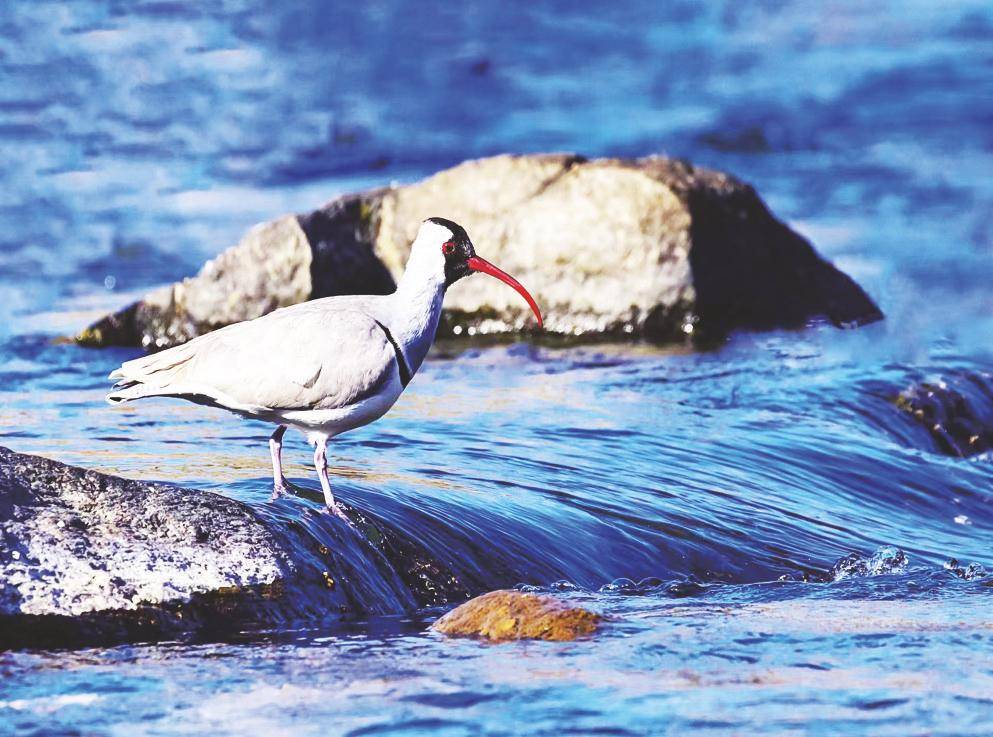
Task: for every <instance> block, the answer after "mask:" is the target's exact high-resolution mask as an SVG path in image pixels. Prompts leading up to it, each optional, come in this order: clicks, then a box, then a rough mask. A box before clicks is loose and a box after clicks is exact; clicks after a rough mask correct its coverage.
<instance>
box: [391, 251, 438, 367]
mask: <svg viewBox="0 0 993 737" xmlns="http://www.w3.org/2000/svg"><path fill="white" fill-rule="evenodd" d="M417 266H418V265H417V264H415V263H410V264H408V266H407V270H406V271H405V272H404V274H403V277H401V279H400V283H399V284H398V285H397V290H396V292H395V293H394V294H393V299H394V300H395V304H396V309H395V311H394V321H393V324H392V325H391V329H392V330H393V331H394V337H395V338H396V339H397V340H398V341H399V342H400V344H401V345H402V346H403V350H404V353H405V354H406V357H407V360H408V361H409V362H410V370H411V371H412V372H416V371H417V369H418V368H420V366H421V363H422V362H423V361H424V357H425V356H427V354H428V350H430V348H431V344H432V343H434V336H435V333H436V332H437V330H438V321H439V319H440V318H441V305H442V302H443V301H444V300H445V277H444V274H442V275H440V276H437V275H435V274H433V273H432V272H430V271H427V270H422V269H419V268H417Z"/></svg>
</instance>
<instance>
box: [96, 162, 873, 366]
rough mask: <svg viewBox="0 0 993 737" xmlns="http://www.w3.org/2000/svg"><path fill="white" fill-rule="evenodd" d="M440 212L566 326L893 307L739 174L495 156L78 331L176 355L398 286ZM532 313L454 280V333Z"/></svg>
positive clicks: (843, 321)
mask: <svg viewBox="0 0 993 737" xmlns="http://www.w3.org/2000/svg"><path fill="white" fill-rule="evenodd" d="M435 215H441V216H444V217H448V218H451V219H453V220H456V221H457V222H459V223H461V224H462V225H464V226H466V228H467V229H468V231H469V233H470V235H471V236H472V238H473V242H474V243H475V244H476V246H477V247H478V249H479V252H480V254H481V255H484V256H485V257H486V258H487V259H490V260H492V261H493V262H494V263H496V264H498V265H500V266H501V268H504V269H507V270H508V271H510V272H511V273H513V274H515V275H517V276H518V277H520V279H521V281H522V282H523V283H524V284H526V285H527V287H528V289H530V290H531V292H532V293H533V294H534V295H535V297H536V298H537V300H538V303H539V304H540V305H541V306H542V308H543V310H544V311H545V313H546V320H545V326H546V329H547V330H549V331H551V332H555V333H560V334H567V335H577V334H594V335H603V334H618V335H634V336H646V337H649V338H653V339H673V338H682V337H684V336H685V334H687V333H691V332H692V333H695V334H697V335H700V334H703V335H721V334H723V333H725V332H727V331H728V330H732V329H735V328H768V327H775V326H782V327H791V326H801V325H803V324H804V323H805V322H806V321H807V320H809V319H811V318H814V317H818V316H823V317H826V318H828V319H829V320H831V321H832V322H834V323H835V324H837V325H855V324H861V323H865V322H870V321H873V320H877V319H880V318H881V317H882V314H881V313H880V311H879V309H878V308H877V307H876V305H875V304H874V303H873V302H872V300H871V299H870V298H869V297H868V296H867V295H866V294H865V292H864V291H863V290H862V289H861V288H860V287H859V286H858V285H857V284H856V283H855V282H853V281H852V280H851V279H850V278H849V277H848V276H846V275H845V274H843V273H841V272H840V271H838V270H837V269H836V268H834V267H833V266H832V265H831V264H829V263H827V262H826V261H824V260H823V259H821V258H820V257H819V256H818V255H817V253H816V252H815V251H814V249H813V247H811V245H810V244H809V243H808V242H807V241H806V240H805V239H804V238H803V237H801V236H800V235H798V234H797V233H795V232H793V231H792V230H790V228H788V227H787V226H786V225H784V224H783V223H782V222H780V221H779V220H777V219H776V218H775V217H774V216H773V215H772V214H771V213H770V212H769V210H768V209H767V208H766V207H765V205H764V204H763V202H762V200H761V199H760V198H759V197H758V195H757V194H756V193H755V191H754V190H753V189H752V188H751V187H750V186H748V185H746V184H744V183H742V182H740V181H738V180H737V179H735V178H733V177H731V176H729V175H727V174H722V173H720V172H715V171H710V170H707V169H702V168H699V167H694V166H692V165H690V164H687V163H685V162H682V161H674V160H671V159H665V158H659V157H650V158H645V159H639V160H633V161H628V160H620V159H597V160H592V161H588V160H586V159H584V158H582V157H579V156H572V155H532V156H495V157H492V158H488V159H481V160H478V161H467V162H465V163H463V164H460V165H459V166H456V167H454V168H452V169H448V170H445V171H442V172H440V173H438V174H436V175H435V176H433V177H430V178H429V179H426V180H424V181H422V182H419V183H416V184H411V185H406V186H396V187H390V188H384V189H379V190H371V191H368V192H362V193H358V194H351V195H345V196H343V197H340V198H338V199H336V200H334V201H332V202H331V203H329V204H328V205H326V206H325V207H323V208H321V209H320V210H317V211H315V212H312V213H309V214H307V215H301V216H299V217H293V216H286V217H283V218H281V219H279V220H276V221H274V222H272V223H268V224H265V225H262V226H258V227H256V228H255V229H253V230H252V231H250V232H249V233H248V235H247V236H246V237H245V239H244V240H243V241H242V242H241V243H240V244H238V245H237V246H234V247H233V248H230V249H228V250H227V251H225V252H224V253H222V254H221V255H220V256H218V257H217V258H215V259H213V260H211V261H209V262H207V264H205V265H204V267H203V268H202V269H201V271H200V273H199V274H198V275H197V276H195V277H192V278H189V279H185V280H184V281H182V282H180V283H178V284H174V285H172V286H167V287H163V288H160V289H158V290H156V291H154V292H152V293H151V294H149V295H147V296H146V297H145V298H144V299H142V300H141V301H139V302H137V303H135V304H132V305H130V306H128V307H126V308H124V309H123V310H121V311H120V312H117V313H115V314H113V315H109V316H107V317H105V318H103V319H101V320H100V321H98V322H97V323H95V324H94V325H92V326H90V327H89V328H87V329H86V330H84V331H83V332H82V333H81V334H80V335H79V336H78V337H77V340H79V342H81V343H84V344H87V345H136V346H144V347H146V348H149V349H158V348H166V347H169V346H173V345H176V344H178V343H182V342H184V341H186V340H189V339H190V338H192V337H194V336H196V335H200V334H201V333H204V332H207V331H209V330H212V329H214V328H218V327H221V326H223V325H227V324H229V323H231V322H237V321H240V320H247V319H251V318H254V317H258V316H260V315H262V314H265V313H266V312H269V311H271V310H274V309H276V308H277V307H282V306H285V305H288V304H293V303H294V302H299V301H302V300H306V299H313V298H316V297H324V296H329V295H334V294H383V293H388V292H390V291H392V289H393V288H394V280H395V279H397V278H398V277H399V275H400V274H401V273H402V271H403V266H404V263H405V261H406V257H407V254H408V251H409V247H410V242H411V240H412V239H413V237H414V235H415V233H416V231H417V227H418V225H419V223H420V222H421V221H422V220H424V219H425V218H427V217H431V216H435ZM528 314H529V313H528V309H527V306H526V305H524V304H523V302H519V300H518V299H517V297H516V295H515V294H514V293H513V292H512V291H510V290H507V289H502V288H501V285H499V284H497V283H495V282H494V283H493V284H490V283H488V282H487V281H485V280H479V281H476V280H472V281H471V282H470V284H469V286H465V285H464V284H459V285H457V286H456V287H454V288H453V289H452V291H451V293H450V295H449V297H448V299H447V300H446V311H445V313H444V316H443V321H442V326H441V328H440V334H441V335H451V334H456V335H458V334H466V333H470V332H472V333H475V332H481V333H506V332H515V331H520V330H523V329H524V328H525V326H526V325H529V324H530V323H529V322H528Z"/></svg>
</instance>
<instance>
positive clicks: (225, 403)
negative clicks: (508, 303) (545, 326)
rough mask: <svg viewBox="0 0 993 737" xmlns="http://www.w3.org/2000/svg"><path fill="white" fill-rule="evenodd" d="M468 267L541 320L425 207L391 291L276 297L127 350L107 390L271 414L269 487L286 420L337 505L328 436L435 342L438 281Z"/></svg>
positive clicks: (363, 418)
mask: <svg viewBox="0 0 993 737" xmlns="http://www.w3.org/2000/svg"><path fill="white" fill-rule="evenodd" d="M477 271H479V272H483V273H484V274H489V275H491V276H494V277H496V278H497V279H500V280H501V281H503V282H505V283H506V284H509V285H510V286H511V287H513V288H514V289H516V290H517V291H518V292H519V293H520V294H521V296H523V297H524V299H525V300H527V302H528V305H530V307H531V309H532V310H533V311H534V314H535V316H536V317H537V319H538V326H539V327H541V325H542V320H541V313H540V311H539V310H538V305H537V304H536V303H535V301H534V298H533V297H532V296H531V295H530V294H529V293H528V291H527V290H526V289H525V288H524V287H523V286H521V284H520V283H519V282H518V281H517V280H516V279H514V278H513V277H511V276H510V275H509V274H506V273H505V272H503V271H501V270H500V269H498V268H497V267H496V266H494V265H493V264H491V263H489V262H488V261H486V260H485V259H482V258H480V257H479V256H477V255H476V253H475V250H474V249H473V245H472V242H471V241H470V240H469V236H468V234H467V233H466V232H465V229H463V228H462V227H461V226H460V225H458V224H456V223H453V222H452V221H451V220H446V219H444V218H437V217H436V218H429V219H427V220H425V221H424V222H423V223H422V224H421V227H420V230H419V231H418V233H417V238H416V239H415V240H414V243H413V244H412V246H411V250H410V258H409V259H408V261H407V268H406V271H405V272H404V274H403V277H402V278H401V279H400V283H399V284H398V285H397V289H396V291H395V292H394V293H393V294H389V295H361V296H359V295H356V296H339V297H326V298H324V299H316V300H313V301H311V302H304V303H302V304H298V305H293V306H291V307H284V308H283V309H279V310H276V311H274V312H271V313H269V314H268V315H264V316H263V317H260V318H257V319H255V320H247V321H245V322H240V323H236V324H234V325H228V326H227V327H224V328H221V329H220V330H215V331H214V332H211V333H207V334H206V335H201V336H199V337H197V338H194V339H193V340H191V341H190V342H188V343H185V344H183V345H180V346H176V347H175V348H170V349H169V350H166V351H162V352H161V353H156V354H152V355H149V356H143V357H141V358H136V359H134V360H133V361H127V362H126V363H124V364H123V365H122V366H121V367H120V368H118V369H117V370H116V371H114V372H112V373H111V374H110V377H109V378H110V379H116V380H118V381H117V383H116V384H115V385H114V390H113V391H112V392H111V393H110V394H108V395H107V401H109V402H111V403H112V404H118V403H121V402H129V401H131V400H134V399H143V398H145V397H178V398H180V399H186V400H188V401H191V402H196V403H197V404H204V405H207V406H210V407H220V408H222V409H226V410H229V411H231V412H234V413H235V414H238V415H241V416H242V417H247V418H253V419H261V420H265V421H268V422H273V423H275V424H276V425H278V427H277V428H276V431H275V432H274V433H273V434H272V437H271V438H270V439H269V451H270V455H271V457H272V474H273V494H274V496H279V495H280V494H283V493H285V492H286V491H287V481H286V478H285V477H284V476H283V471H282V463H281V459H280V451H281V448H282V439H283V433H285V432H286V428H287V427H292V428H295V429H297V430H299V431H301V432H302V433H304V434H305V435H306V437H307V440H308V441H309V442H310V443H311V444H312V445H313V446H314V467H315V468H316V470H317V475H318V478H319V479H320V481H321V488H322V490H323V491H324V500H325V502H326V504H327V506H328V509H329V510H331V511H333V512H336V513H339V514H340V510H339V509H338V507H337V506H336V505H335V501H334V495H333V494H332V493H331V482H330V480H329V479H328V464H327V443H328V440H329V439H330V438H333V437H335V436H336V435H340V434H341V433H343V432H347V431H349V430H354V429H355V428H357V427H361V426H363V425H366V424H368V423H370V422H373V421H374V420H378V419H379V418H380V417H382V416H383V415H384V414H386V412H387V411H388V410H389V409H390V408H391V407H392V406H393V404H394V403H395V402H396V401H397V399H398V398H399V397H400V395H401V394H402V393H403V390H404V389H405V388H406V387H407V384H409V383H410V380H411V379H412V378H413V376H414V374H415V373H417V370H418V369H419V368H420V366H421V363H422V362H423V361H424V357H425V356H426V355H427V352H428V349H429V348H430V347H431V344H432V343H433V342H434V338H435V332H436V331H437V329H438V320H439V318H440V316H441V305H442V301H443V300H444V298H445V291H446V290H447V289H448V287H450V286H451V285H452V284H454V283H455V282H456V281H458V280H459V279H461V278H463V277H465V276H468V275H469V274H471V273H473V272H477Z"/></svg>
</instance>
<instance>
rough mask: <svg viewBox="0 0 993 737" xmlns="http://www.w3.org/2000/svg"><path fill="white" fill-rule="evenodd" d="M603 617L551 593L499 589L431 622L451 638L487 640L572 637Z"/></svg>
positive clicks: (592, 628) (589, 629)
mask: <svg viewBox="0 0 993 737" xmlns="http://www.w3.org/2000/svg"><path fill="white" fill-rule="evenodd" d="M602 620H603V618H602V617H601V616H600V615H599V614H596V613H595V612H591V611H588V610H586V609H582V608H580V607H573V606H569V605H568V604H566V603H564V602H562V601H559V600H558V599H556V598H554V597H552V596H540V595H538V594H530V593H524V592H522V591H514V590H501V591H491V592H490V593H488V594H483V595H482V596H477V597H476V598H475V599H472V600H470V601H467V602H466V603H465V604H461V605H459V606H458V607H456V608H455V609H453V610H452V611H450V612H448V614H446V615H444V616H443V617H441V619H439V620H438V621H437V622H435V623H434V629H435V630H436V631H437V632H441V633H442V634H445V635H451V636H453V637H481V638H484V639H487V640H495V641H498V642H500V641H505V640H554V641H558V642H563V641H569V640H575V639H576V638H577V637H586V636H588V635H592V634H593V633H594V632H596V629H597V627H598V626H599V625H600V622H601V621H602Z"/></svg>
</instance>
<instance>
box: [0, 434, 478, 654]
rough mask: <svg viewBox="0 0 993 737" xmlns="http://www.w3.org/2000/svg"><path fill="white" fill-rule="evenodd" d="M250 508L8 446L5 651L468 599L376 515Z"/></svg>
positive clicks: (1, 626)
mask: <svg viewBox="0 0 993 737" xmlns="http://www.w3.org/2000/svg"><path fill="white" fill-rule="evenodd" d="M281 504H283V505H284V506H283V507H280V504H275V505H267V506H266V507H265V508H260V509H253V508H252V507H249V506H248V505H246V504H243V503H241V502H238V501H234V500H232V499H228V498H226V497H223V496H219V495H217V494H213V493H210V492H205V491H197V490H191V489H182V488H178V487H174V486H167V485H164V484H153V483H144V482H139V481H130V480H127V479H122V478H117V477H114V476H108V475H105V474H101V473H96V472H93V471H86V470H83V469H80V468H75V467H72V466H67V465H64V464H62V463H58V462H56V461H51V460H47V459H44V458H38V457H34V456H26V455H21V454H18V453H14V452H12V451H10V450H7V449H5V448H0V649H7V648H14V647H27V646H65V645H80V644H90V643H107V642H115V641H126V640H152V639H160V638H164V637H169V638H171V637H177V636H180V635H190V634H196V635H199V636H204V635H214V634H230V633H235V632H239V631H243V630H252V629H258V628H267V627H276V626H286V625H289V624H299V623H307V624H319V623H322V622H327V621H334V620H338V619H340V618H342V617H350V616H363V615H368V614H379V613H400V612H404V611H412V610H414V609H417V608H419V607H423V606H427V605H438V604H445V603H449V602H454V601H463V600H465V599H466V598H468V596H469V591H468V590H467V588H466V587H465V586H463V584H462V583H461V582H460V581H459V579H458V577H457V576H456V574H455V573H453V572H452V571H450V570H447V569H446V568H445V567H444V566H442V565H441V564H439V563H438V562H437V561H434V560H432V559H431V558H430V557H429V556H428V555H427V554H426V553H425V552H424V551H423V550H422V549H420V548H419V547H418V546H417V545H416V544H414V543H412V542H411V541H409V540H406V539H404V538H403V537H402V536H400V535H398V534H397V533H396V531H394V530H393V529H392V528H390V527H389V526H388V525H385V524H383V523H381V522H379V521H377V520H372V519H371V518H369V517H368V515H366V514H363V513H360V512H357V511H355V510H347V512H348V514H349V515H350V517H351V518H352V519H353V523H352V524H348V523H345V522H343V521H341V520H339V519H338V518H336V517H333V516H332V515H329V514H325V513H317V512H314V511H312V510H311V509H310V508H307V507H304V506H302V505H301V504H290V503H289V502H282V503H281Z"/></svg>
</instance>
